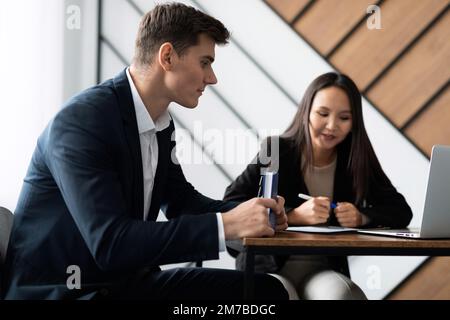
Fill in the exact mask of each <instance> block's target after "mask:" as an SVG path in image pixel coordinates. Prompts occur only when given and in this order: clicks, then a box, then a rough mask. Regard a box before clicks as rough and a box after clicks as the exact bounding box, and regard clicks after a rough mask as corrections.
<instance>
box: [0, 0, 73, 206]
mask: <svg viewBox="0 0 450 320" xmlns="http://www.w3.org/2000/svg"><path fill="white" fill-rule="evenodd" d="M63 22H64V10H63V2H61V1H60V0H15V1H2V3H1V10H0V39H1V43H2V46H1V48H2V49H1V50H0V70H1V71H2V72H1V74H2V76H1V77H0V152H1V157H0V159H1V160H0V161H1V165H0V206H4V207H7V208H8V209H10V210H14V208H15V206H16V202H17V198H18V195H19V192H20V188H21V186H22V180H23V178H24V176H25V173H26V169H27V167H28V163H29V160H30V157H31V154H32V152H33V150H34V147H35V144H36V139H37V137H38V135H39V133H40V132H41V131H42V129H43V128H44V126H45V125H46V123H47V122H48V120H49V119H50V118H51V117H52V116H53V115H54V113H55V112H56V111H57V110H58V109H59V108H60V105H61V101H62V93H63V86H62V82H63V81H62V75H63V73H62V66H63V46H62V41H63V26H64V24H63Z"/></svg>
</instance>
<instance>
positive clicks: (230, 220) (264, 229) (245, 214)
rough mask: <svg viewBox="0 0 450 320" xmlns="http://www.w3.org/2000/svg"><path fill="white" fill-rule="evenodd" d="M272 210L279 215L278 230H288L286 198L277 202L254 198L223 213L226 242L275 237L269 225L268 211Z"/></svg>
mask: <svg viewBox="0 0 450 320" xmlns="http://www.w3.org/2000/svg"><path fill="white" fill-rule="evenodd" d="M268 208H270V209H272V210H273V212H275V214H276V215H277V226H276V230H284V229H286V228H287V217H286V212H285V211H284V198H283V197H280V196H279V197H278V199H277V201H275V200H273V199H265V198H253V199H250V200H248V201H246V202H244V203H241V204H240V205H239V206H237V207H236V208H234V209H232V210H230V211H228V212H225V213H222V221H223V227H224V231H225V239H226V240H234V239H239V238H244V237H264V236H273V235H274V234H275V230H273V229H272V227H271V226H270V223H269V215H268V213H267V209H268Z"/></svg>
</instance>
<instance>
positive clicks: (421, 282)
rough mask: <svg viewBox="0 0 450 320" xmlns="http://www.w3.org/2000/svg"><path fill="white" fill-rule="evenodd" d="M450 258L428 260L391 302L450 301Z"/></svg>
mask: <svg viewBox="0 0 450 320" xmlns="http://www.w3.org/2000/svg"><path fill="white" fill-rule="evenodd" d="M449 265H450V258H449V257H436V258H432V259H430V260H428V261H427V262H426V263H425V264H424V265H423V266H422V267H421V268H419V269H418V270H417V271H416V272H415V273H414V274H413V275H412V276H411V277H410V278H409V281H406V282H405V283H404V284H402V285H401V286H400V287H399V288H397V289H396V290H395V291H394V292H393V293H391V294H390V295H389V297H388V299H389V300H423V299H427V300H449V299H450V273H449V272H448V271H449Z"/></svg>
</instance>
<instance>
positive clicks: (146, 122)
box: [126, 68, 225, 251]
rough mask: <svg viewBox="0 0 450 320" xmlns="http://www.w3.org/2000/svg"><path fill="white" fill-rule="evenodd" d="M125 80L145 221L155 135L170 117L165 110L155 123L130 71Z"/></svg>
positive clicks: (155, 155)
mask: <svg viewBox="0 0 450 320" xmlns="http://www.w3.org/2000/svg"><path fill="white" fill-rule="evenodd" d="M126 72H127V78H128V82H129V84H130V88H131V95H132V97H133V103H134V109H135V111H136V121H137V126H138V130H139V142H140V144H141V156H142V171H143V182H144V212H143V219H144V221H145V220H147V216H148V211H149V210H150V203H151V201H152V191H153V185H154V180H155V174H156V168H157V167H158V140H157V139H156V133H157V132H159V131H162V130H164V129H166V128H167V127H168V126H169V125H170V120H171V117H170V115H169V112H168V111H167V110H166V111H165V112H164V113H163V114H162V115H161V116H160V117H159V118H158V119H157V120H156V121H155V122H154V121H153V119H152V118H151V117H150V114H149V112H148V111H147V108H146V107H145V105H144V102H143V101H142V99H141V96H140V95H139V93H138V91H137V89H136V86H135V85H134V82H133V79H132V78H131V75H130V70H129V68H127V71H126ZM216 216H217V227H218V231H219V251H225V231H224V228H223V221H222V215H221V213H220V212H218V213H217V214H216Z"/></svg>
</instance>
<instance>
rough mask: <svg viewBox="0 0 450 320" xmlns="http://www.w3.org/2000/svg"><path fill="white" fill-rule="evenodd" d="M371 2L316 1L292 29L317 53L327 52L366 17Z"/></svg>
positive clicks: (369, 0)
mask: <svg viewBox="0 0 450 320" xmlns="http://www.w3.org/2000/svg"><path fill="white" fill-rule="evenodd" d="M371 3H373V0H339V1H335V0H327V1H324V0H322V1H316V2H315V3H314V5H313V6H311V8H310V9H309V10H308V12H307V13H306V14H305V15H304V16H303V17H302V18H301V19H299V20H298V21H297V22H296V23H295V24H294V29H295V30H297V31H298V32H299V33H300V34H301V35H303V36H304V37H305V39H307V40H308V41H309V42H310V43H311V44H312V45H313V46H314V47H315V48H316V49H317V50H318V51H319V52H321V53H322V54H323V55H327V54H328V52H329V51H330V50H331V49H332V48H333V47H334V46H335V45H336V44H337V43H338V42H339V41H340V40H341V39H342V38H343V37H344V36H345V35H346V33H347V32H349V31H350V30H351V29H352V28H353V26H354V25H355V24H356V23H357V22H358V21H359V20H360V19H361V18H362V17H364V16H365V15H366V8H367V7H368V6H369V5H370V4H371Z"/></svg>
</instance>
